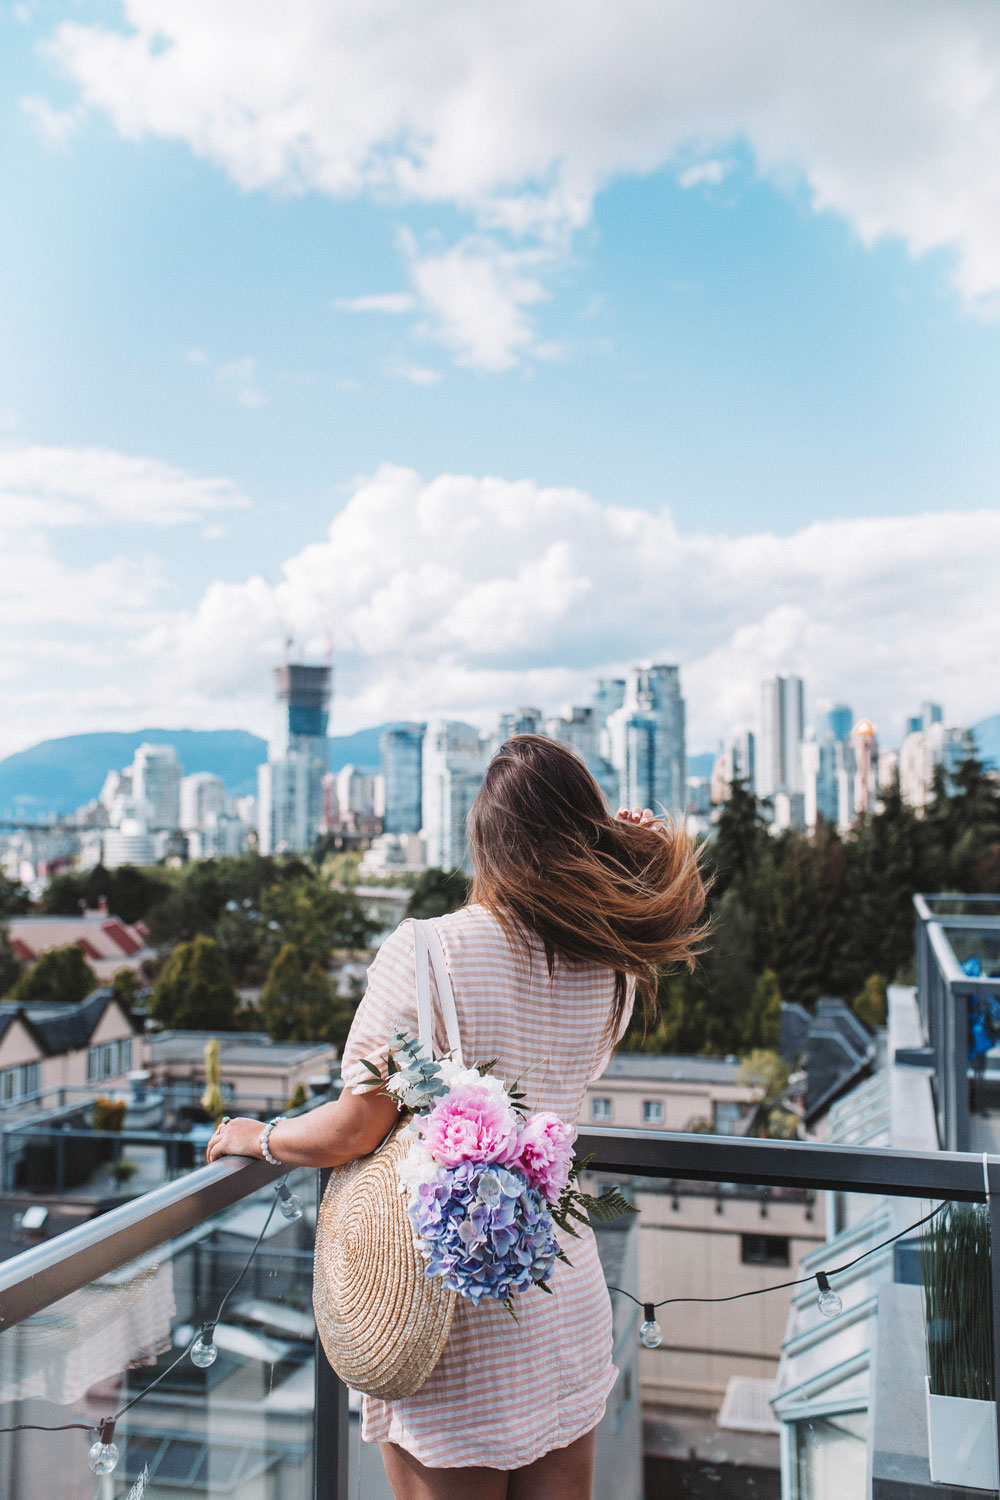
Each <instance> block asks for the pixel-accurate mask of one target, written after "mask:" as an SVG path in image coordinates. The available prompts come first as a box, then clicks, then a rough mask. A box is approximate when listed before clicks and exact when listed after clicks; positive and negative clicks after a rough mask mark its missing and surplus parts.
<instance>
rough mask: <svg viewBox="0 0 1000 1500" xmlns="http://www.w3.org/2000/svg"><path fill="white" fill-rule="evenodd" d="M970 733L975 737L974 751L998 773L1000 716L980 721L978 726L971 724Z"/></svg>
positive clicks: (999, 761)
mask: <svg viewBox="0 0 1000 1500" xmlns="http://www.w3.org/2000/svg"><path fill="white" fill-rule="evenodd" d="M972 733H973V735H974V736H975V740H976V749H977V750H978V751H979V754H980V755H981V756H982V758H983V760H986V761H989V762H990V764H991V765H992V766H994V767H995V768H996V770H998V771H1000V714H994V715H993V716H992V718H989V719H980V721H979V723H978V724H973V726H972Z"/></svg>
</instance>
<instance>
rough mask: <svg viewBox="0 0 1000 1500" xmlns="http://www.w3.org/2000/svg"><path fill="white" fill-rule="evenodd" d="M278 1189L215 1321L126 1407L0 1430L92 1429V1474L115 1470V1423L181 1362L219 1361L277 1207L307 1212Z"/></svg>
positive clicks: (292, 1216)
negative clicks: (232, 1311) (99, 1416)
mask: <svg viewBox="0 0 1000 1500" xmlns="http://www.w3.org/2000/svg"><path fill="white" fill-rule="evenodd" d="M274 1188H275V1196H274V1198H273V1199H272V1201H271V1207H270V1208H269V1209H268V1211H267V1217H266V1218H265V1220H264V1223H263V1224H262V1226H261V1230H260V1233H259V1234H258V1236H257V1238H256V1240H255V1241H254V1244H253V1248H252V1249H251V1251H250V1253H249V1255H248V1256H247V1258H246V1260H245V1261H244V1262H243V1265H242V1267H241V1268H240V1273H239V1275H238V1276H237V1277H236V1280H235V1281H234V1282H233V1283H232V1285H231V1286H230V1287H229V1288H228V1289H227V1291H226V1293H225V1295H224V1296H223V1298H222V1301H221V1302H220V1303H219V1306H218V1309H217V1310H216V1314H215V1317H214V1318H213V1319H212V1320H211V1322H208V1323H203V1324H202V1325H201V1328H200V1329H199V1331H198V1332H197V1333H196V1334H195V1335H194V1337H193V1338H192V1339H191V1340H190V1342H189V1343H187V1344H186V1345H185V1346H184V1348H183V1349H182V1350H181V1352H180V1354H178V1356H177V1358H176V1359H175V1360H173V1361H172V1362H171V1363H170V1364H169V1365H168V1366H167V1368H166V1369H165V1370H161V1372H160V1374H159V1375H157V1377H156V1379H155V1380H151V1381H150V1382H149V1384H148V1385H147V1386H145V1387H144V1389H143V1390H141V1391H139V1392H138V1393H137V1394H136V1395H134V1396H133V1397H132V1399H131V1401H126V1403H125V1405H124V1406H122V1407H119V1409H118V1411H116V1412H115V1414H114V1416H111V1417H105V1418H104V1420H103V1421H101V1422H100V1423H99V1424H98V1425H97V1426H96V1427H95V1426H94V1425H93V1423H92V1422H63V1423H59V1424H56V1425H54V1426H50V1425H48V1424H44V1423H40V1422H18V1423H16V1424H15V1425H14V1426H13V1427H0V1432H70V1431H72V1430H73V1429H75V1428H79V1429H80V1430H81V1431H82V1432H89V1433H92V1434H93V1433H96V1434H97V1440H96V1442H94V1443H93V1444H92V1445H91V1447H90V1451H89V1453H88V1455H87V1462H88V1466H89V1468H90V1471H91V1473H92V1474H111V1473H113V1472H114V1470H115V1467H116V1465H117V1463H118V1458H119V1449H118V1444H117V1443H116V1442H115V1441H114V1436H115V1426H116V1425H117V1423H118V1422H119V1421H120V1420H121V1418H122V1417H123V1416H124V1415H125V1413H126V1412H127V1411H131V1409H132V1407H133V1406H137V1405H138V1403H139V1402H140V1401H144V1400H145V1399H146V1397H147V1396H148V1395H149V1393H150V1391H153V1390H155V1389H156V1387H157V1386H158V1385H159V1384H160V1382H161V1381H163V1380H165V1379H166V1378H167V1376H168V1375H169V1374H170V1373H171V1372H172V1371H173V1370H176V1368H177V1366H178V1365H179V1364H180V1363H181V1361H182V1360H184V1359H187V1357H188V1356H189V1355H190V1357H191V1362H192V1364H195V1365H197V1366H198V1368H199V1369H202V1370H206V1369H208V1368H209V1366H211V1365H214V1364H215V1361H216V1359H217V1358H218V1355H219V1351H218V1347H217V1345H216V1343H215V1328H216V1324H217V1323H218V1322H219V1320H220V1319H221V1317H222V1312H223V1309H224V1307H225V1305H226V1303H227V1302H228V1301H229V1299H230V1297H231V1296H232V1295H233V1293H234V1292H235V1290H236V1288H237V1287H238V1286H239V1284H240V1282H241V1281H242V1280H243V1278H244V1276H245V1275H246V1273H247V1271H248V1270H249V1269H250V1264H251V1262H252V1261H253V1258H254V1256H255V1255H256V1254H257V1251H258V1250H259V1249H260V1247H261V1245H262V1244H263V1241H264V1236H265V1234H266V1233H267V1231H268V1228H269V1226H270V1223H271V1220H272V1219H273V1217H274V1210H275V1209H276V1208H278V1207H280V1208H281V1212H282V1213H283V1214H284V1216H285V1218H286V1219H288V1220H289V1221H291V1222H294V1220H296V1219H301V1217H302V1213H303V1209H302V1200H301V1199H300V1198H298V1197H297V1196H296V1195H295V1193H293V1192H291V1191H290V1190H289V1188H288V1185H287V1184H286V1182H285V1179H284V1178H283V1177H282V1178H281V1179H280V1180H279V1181H278V1182H276V1183H275V1185H274Z"/></svg>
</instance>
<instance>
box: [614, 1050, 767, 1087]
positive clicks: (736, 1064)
mask: <svg viewBox="0 0 1000 1500" xmlns="http://www.w3.org/2000/svg"><path fill="white" fill-rule="evenodd" d="M740 1066H741V1064H740V1059H739V1058H738V1057H685V1056H683V1055H682V1054H679V1053H677V1054H675V1053H668V1054H663V1055H660V1054H656V1053H652V1052H622V1053H618V1054H617V1055H616V1056H615V1057H613V1058H612V1059H611V1061H610V1062H609V1064H608V1066H607V1067H606V1068H605V1070H604V1072H603V1074H602V1075H601V1076H602V1077H603V1078H634V1079H636V1080H638V1081H646V1080H648V1081H649V1082H650V1083H732V1084H735V1083H736V1081H737V1075H738V1074H739V1071H740Z"/></svg>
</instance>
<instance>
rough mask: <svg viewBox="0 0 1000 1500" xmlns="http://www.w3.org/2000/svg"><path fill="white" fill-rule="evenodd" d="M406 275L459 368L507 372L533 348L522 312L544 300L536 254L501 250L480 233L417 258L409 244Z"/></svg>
mask: <svg viewBox="0 0 1000 1500" xmlns="http://www.w3.org/2000/svg"><path fill="white" fill-rule="evenodd" d="M408 243H409V250H410V257H411V272H412V275H413V281H414V285H415V286H416V288H417V291H418V292H419V294H420V299H421V302H422V305H423V306H424V308H425V309H426V310H427V312H428V313H429V314H430V316H431V324H430V332H431V334H432V336H434V337H435V338H437V339H439V340H440V342H441V343H442V344H444V345H445V347H446V348H448V349H451V350H453V351H454V354H455V357H456V359H457V361H458V363H459V364H460V365H468V366H470V367H471V368H472V369H475V370H491V371H497V370H509V369H510V368H511V367H512V366H514V365H516V364H517V363H518V360H519V358H520V357H521V356H523V355H524V354H526V353H528V352H529V351H530V350H531V349H532V348H533V346H534V345H535V330H534V325H533V323H532V321H531V319H530V318H529V317H528V316H527V314H526V313H525V308H527V307H531V306H532V305H533V304H535V303H538V302H542V301H544V300H545V297H546V292H545V289H544V287H543V286H542V283H541V282H540V281H539V279H538V276H537V274H536V273H537V270H538V268H539V266H540V264H543V263H544V262H545V261H546V260H547V259H548V254H547V252H545V251H541V250H503V249H501V248H500V247H499V246H498V245H496V244H495V243H494V241H492V240H489V239H486V238H485V237H484V236H482V235H477V236H474V237H469V238H467V239H465V240H462V241H461V242H460V243H459V244H457V245H454V246H453V247H452V248H451V249H449V250H444V251H441V252H440V253H438V254H429V255H423V256H421V255H420V254H419V252H418V251H417V249H416V247H415V245H414V244H413V242H412V241H409V242H408Z"/></svg>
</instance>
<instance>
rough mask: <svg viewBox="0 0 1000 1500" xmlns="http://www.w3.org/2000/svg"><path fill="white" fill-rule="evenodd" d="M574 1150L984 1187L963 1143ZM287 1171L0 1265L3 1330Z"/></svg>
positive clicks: (185, 1183) (604, 1145) (603, 1138)
mask: <svg viewBox="0 0 1000 1500" xmlns="http://www.w3.org/2000/svg"><path fill="white" fill-rule="evenodd" d="M577 1150H578V1154H579V1156H580V1158H581V1159H582V1158H586V1157H591V1158H592V1159H591V1161H590V1163H589V1165H588V1170H589V1171H592V1172H601V1171H604V1172H615V1173H619V1174H624V1175H628V1174H632V1175H635V1176H642V1177H661V1178H673V1179H676V1180H678V1181H692V1182H732V1183H751V1184H754V1185H757V1186H765V1185H766V1186H771V1187H798V1188H813V1189H817V1188H818V1189H825V1190H839V1191H842V1192H855V1193H865V1192H867V1193H879V1194H885V1195H886V1196H895V1197H914V1198H951V1199H956V1200H960V1201H963V1202H970V1201H982V1200H983V1199H984V1198H985V1196H986V1191H985V1187H984V1175H983V1174H984V1158H983V1157H982V1156H977V1155H973V1154H972V1153H970V1152H961V1151H937V1152H928V1153H923V1152H919V1151H894V1150H889V1149H885V1148H881V1147H874V1146H834V1145H822V1144H814V1143H812V1142H805V1141H770V1140H755V1139H747V1138H746V1137H743V1136H711V1135H683V1134H673V1133H671V1132H667V1131H662V1130H616V1129H606V1130H599V1131H595V1130H585V1131H582V1132H581V1133H580V1136H579V1138H578V1143H577ZM987 1165H988V1167H989V1171H990V1176H991V1180H992V1181H995V1182H996V1183H998V1184H1000V1156H996V1157H989V1158H988V1159H987ZM284 1170H287V1169H283V1168H277V1167H271V1166H268V1165H266V1164H265V1163H264V1162H260V1161H256V1160H249V1159H242V1158H238V1157H226V1158H224V1159H223V1160H222V1161H219V1162H214V1163H213V1164H212V1165H211V1166H208V1167H202V1168H200V1169H199V1170H197V1171H194V1172H190V1173H188V1174H187V1176H185V1177H182V1178H180V1179H179V1180H178V1181H176V1182H172V1183H167V1184H166V1185H165V1186H163V1187H160V1188H156V1189H155V1190H154V1191H153V1192H150V1193H145V1194H143V1195H142V1196H141V1197H138V1198H135V1199H133V1201H132V1202H131V1203H126V1204H123V1205H122V1207H120V1208H116V1209H113V1210H111V1212H109V1213H106V1214H103V1215H101V1217H100V1218H98V1219H91V1220H90V1221H89V1222H88V1223H86V1224H81V1225H78V1226H76V1227H75V1228H73V1229H68V1230H66V1231H65V1233H63V1234H61V1235H59V1236H57V1238H55V1239H53V1240H50V1241H48V1242H47V1243H46V1244H43V1245H37V1246H34V1247H32V1248H31V1249H28V1250H24V1251H22V1252H21V1254H20V1255H15V1256H13V1257H11V1259H9V1260H7V1261H4V1262H2V1263H0V1327H4V1328H7V1327H10V1326H11V1325H12V1324H14V1323H18V1322H20V1321H22V1320H23V1319H24V1318H27V1317H30V1316H31V1315H32V1314H33V1313H36V1312H40V1311H41V1310H42V1309H43V1308H45V1307H48V1306H49V1305H50V1304H51V1303H53V1302H56V1301H58V1300H59V1298H60V1297H65V1296H68V1295H69V1293H71V1292H74V1291H78V1290H79V1289H80V1288H81V1287H84V1286H87V1285H89V1284H90V1283H91V1282H92V1281H94V1280H96V1279H97V1278H98V1277H99V1276H103V1275H105V1274H106V1273H107V1272H109V1271H113V1270H116V1269H117V1268H118V1267H119V1266H122V1265H124V1264H126V1263H127V1262H128V1261H130V1260H133V1259H134V1258H135V1257H136V1256H139V1255H142V1254H145V1253H146V1252H147V1251H150V1250H153V1249H155V1248H156V1247H157V1246H158V1245H161V1244H163V1243H164V1242H165V1241H167V1240H170V1239H173V1238H174V1237H175V1236H177V1235H179V1234H183V1233H184V1232H185V1231H187V1230H189V1229H193V1228H194V1227H195V1226H196V1225H198V1224H201V1223H203V1222H204V1221H205V1220H206V1219H208V1218H211V1217H212V1215H214V1214H217V1213H219V1212H220V1211H221V1210H223V1209H226V1208H229V1207H231V1206H232V1205H233V1204H234V1203H238V1202H239V1201H240V1199H242V1198H245V1197H246V1196H247V1195H248V1194H250V1193H253V1192H255V1191H257V1189H259V1188H261V1187H265V1186H267V1184H268V1183H271V1182H274V1181H275V1180H276V1179H277V1178H278V1177H280V1176H281V1175H282V1173H283V1171H284Z"/></svg>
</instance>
